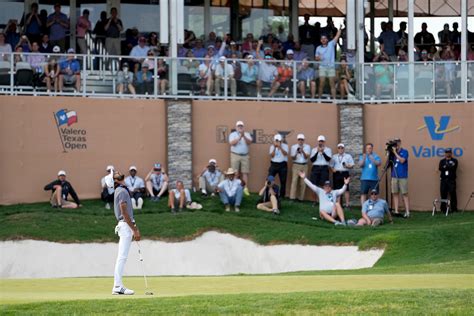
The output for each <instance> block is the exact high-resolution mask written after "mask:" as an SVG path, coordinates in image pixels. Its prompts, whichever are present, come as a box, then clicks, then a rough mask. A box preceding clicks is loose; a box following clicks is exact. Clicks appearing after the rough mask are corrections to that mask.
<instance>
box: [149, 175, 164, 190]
mask: <svg viewBox="0 0 474 316" xmlns="http://www.w3.org/2000/svg"><path fill="white" fill-rule="evenodd" d="M150 181H151V184H152V185H153V188H154V189H155V190H156V191H160V190H161V187H162V186H163V184H164V183H165V176H164V175H163V173H160V174H159V175H158V174H156V173H153V174H152V175H151V176H150Z"/></svg>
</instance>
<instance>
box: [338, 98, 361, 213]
mask: <svg viewBox="0 0 474 316" xmlns="http://www.w3.org/2000/svg"><path fill="white" fill-rule="evenodd" d="M339 138H340V141H341V143H343V144H344V145H345V149H346V153H348V154H350V155H351V156H352V157H353V158H354V162H355V166H354V169H352V171H351V175H352V176H351V184H350V185H349V188H350V192H351V204H352V205H359V203H360V200H359V199H360V174H361V169H360V168H359V165H358V160H359V155H360V154H361V153H362V151H363V150H364V110H363V105H354V104H344V105H339Z"/></svg>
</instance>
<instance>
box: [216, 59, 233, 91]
mask: <svg viewBox="0 0 474 316" xmlns="http://www.w3.org/2000/svg"><path fill="white" fill-rule="evenodd" d="M214 77H215V81H214V83H215V91H216V96H219V94H220V92H221V84H222V85H224V80H227V84H228V85H229V86H230V91H231V92H230V93H231V95H232V96H233V97H235V96H236V94H237V82H236V81H235V78H234V68H233V67H232V65H230V64H228V63H227V62H226V58H225V56H221V57H219V64H217V65H216V67H215V70H214Z"/></svg>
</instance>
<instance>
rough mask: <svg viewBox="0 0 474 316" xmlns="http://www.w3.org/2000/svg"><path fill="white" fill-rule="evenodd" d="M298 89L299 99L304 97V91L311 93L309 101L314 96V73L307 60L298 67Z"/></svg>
mask: <svg viewBox="0 0 474 316" xmlns="http://www.w3.org/2000/svg"><path fill="white" fill-rule="evenodd" d="M296 78H297V79H298V89H299V90H300V94H301V98H302V99H304V98H305V97H306V89H309V91H310V93H311V99H314V98H315V96H316V80H315V78H316V72H315V71H314V69H313V68H311V67H310V66H309V62H308V59H306V58H305V59H303V61H302V63H301V65H299V66H298V73H297V76H296Z"/></svg>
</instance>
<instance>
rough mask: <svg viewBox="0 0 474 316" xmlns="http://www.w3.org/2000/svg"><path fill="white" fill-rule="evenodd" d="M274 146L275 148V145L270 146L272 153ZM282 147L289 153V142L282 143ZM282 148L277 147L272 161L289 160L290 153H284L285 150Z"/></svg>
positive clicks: (270, 152)
mask: <svg viewBox="0 0 474 316" xmlns="http://www.w3.org/2000/svg"><path fill="white" fill-rule="evenodd" d="M274 148H275V145H271V146H270V151H269V154H270V155H271V154H272V152H273V149H274ZM281 149H283V150H284V151H286V152H287V153H288V145H287V144H284V143H281ZM281 149H280V148H277V149H276V150H275V156H274V157H273V158H272V159H271V161H272V162H276V163H280V162H284V161H288V154H286V156H285V155H283V152H282V150H281Z"/></svg>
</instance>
